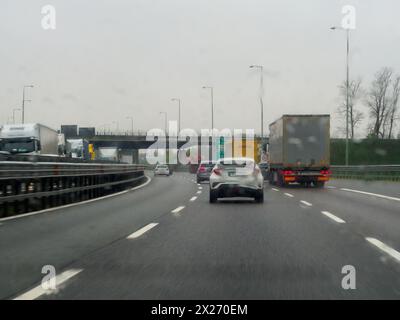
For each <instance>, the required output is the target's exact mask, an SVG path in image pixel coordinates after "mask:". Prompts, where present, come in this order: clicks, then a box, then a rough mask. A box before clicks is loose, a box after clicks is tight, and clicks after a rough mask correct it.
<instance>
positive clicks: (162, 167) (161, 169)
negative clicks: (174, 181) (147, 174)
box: [154, 164, 170, 176]
mask: <svg viewBox="0 0 400 320" xmlns="http://www.w3.org/2000/svg"><path fill="white" fill-rule="evenodd" d="M154 175H155V176H157V175H164V176H169V175H170V171H169V168H168V166H167V165H166V164H158V165H157V166H156V167H155V169H154Z"/></svg>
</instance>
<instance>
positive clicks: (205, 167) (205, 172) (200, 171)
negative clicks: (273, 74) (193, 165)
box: [196, 161, 216, 183]
mask: <svg viewBox="0 0 400 320" xmlns="http://www.w3.org/2000/svg"><path fill="white" fill-rule="evenodd" d="M215 163H216V162H215V161H202V162H200V165H199V167H198V168H197V173H196V178H197V183H201V182H202V181H208V180H209V179H210V175H211V171H212V169H213V168H214V166H215Z"/></svg>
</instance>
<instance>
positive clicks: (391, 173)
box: [331, 165, 400, 181]
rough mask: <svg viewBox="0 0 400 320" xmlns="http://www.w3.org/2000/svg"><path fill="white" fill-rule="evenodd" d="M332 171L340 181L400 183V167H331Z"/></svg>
mask: <svg viewBox="0 0 400 320" xmlns="http://www.w3.org/2000/svg"><path fill="white" fill-rule="evenodd" d="M331 170H332V176H333V177H335V178H338V179H364V180H389V181H400V165H353V166H331Z"/></svg>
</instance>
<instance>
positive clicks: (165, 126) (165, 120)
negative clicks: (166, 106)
mask: <svg viewBox="0 0 400 320" xmlns="http://www.w3.org/2000/svg"><path fill="white" fill-rule="evenodd" d="M160 114H163V115H164V130H165V136H167V121H168V113H167V112H165V111H161V112H160Z"/></svg>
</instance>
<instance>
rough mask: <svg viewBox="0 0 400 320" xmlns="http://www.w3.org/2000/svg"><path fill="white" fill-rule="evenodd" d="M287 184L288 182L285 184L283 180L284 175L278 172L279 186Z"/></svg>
mask: <svg viewBox="0 0 400 320" xmlns="http://www.w3.org/2000/svg"><path fill="white" fill-rule="evenodd" d="M285 185H286V184H285V182H284V181H283V177H282V175H281V174H279V173H278V186H279V187H284V186H285Z"/></svg>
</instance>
